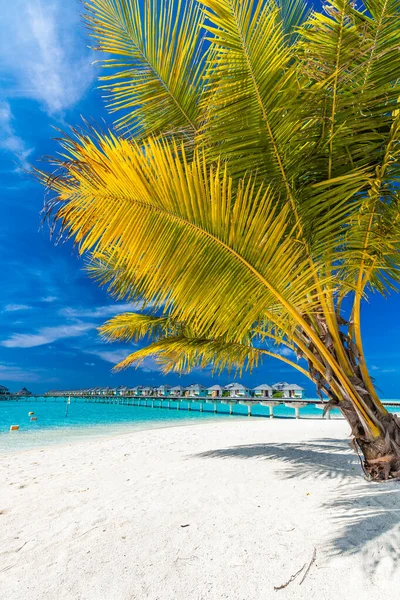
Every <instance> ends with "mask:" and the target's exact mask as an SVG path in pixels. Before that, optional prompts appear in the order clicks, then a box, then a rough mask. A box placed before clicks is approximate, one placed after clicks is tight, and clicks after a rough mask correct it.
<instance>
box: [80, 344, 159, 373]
mask: <svg viewBox="0 0 400 600" xmlns="http://www.w3.org/2000/svg"><path fill="white" fill-rule="evenodd" d="M132 351H133V350H132V349H131V350H129V349H125V350H123V349H116V350H101V349H94V350H85V352H86V354H93V355H94V356H98V357H99V358H101V359H102V360H104V361H105V362H109V363H111V364H113V365H116V364H117V363H119V362H121V360H123V359H124V358H126V357H127V356H129V354H131V352H132ZM138 369H139V370H140V371H143V372H144V373H153V372H160V371H162V367H161V365H159V364H157V363H156V361H155V360H154V359H153V358H151V357H148V358H145V359H144V361H143V362H142V363H141V364H140V365H139V367H138Z"/></svg>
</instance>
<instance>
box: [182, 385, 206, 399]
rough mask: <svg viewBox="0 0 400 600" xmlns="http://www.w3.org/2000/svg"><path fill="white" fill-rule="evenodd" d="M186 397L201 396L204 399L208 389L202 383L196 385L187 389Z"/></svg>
mask: <svg viewBox="0 0 400 600" xmlns="http://www.w3.org/2000/svg"><path fill="white" fill-rule="evenodd" d="M185 396H199V397H202V398H204V397H205V396H207V389H206V388H205V387H204V385H201V384H200V383H194V384H193V385H189V386H188V387H187V388H186V391H185Z"/></svg>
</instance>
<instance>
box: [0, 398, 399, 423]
mask: <svg viewBox="0 0 400 600" xmlns="http://www.w3.org/2000/svg"><path fill="white" fill-rule="evenodd" d="M2 400H13V401H15V402H32V401H36V402H67V401H68V400H69V401H70V402H77V401H83V402H87V403H91V404H119V405H122V406H138V407H139V406H140V407H146V408H165V409H174V410H188V411H191V410H197V411H199V412H214V413H218V412H223V413H224V414H230V415H233V414H237V415H238V414H239V415H242V416H243V412H237V411H235V407H238V406H246V407H247V415H248V416H249V417H251V416H253V408H254V407H255V406H263V407H267V408H268V414H267V415H262V414H261V415H260V414H257V417H264V418H268V417H269V418H271V419H272V418H274V416H275V415H274V408H275V407H277V406H282V405H284V406H286V407H288V408H292V409H293V410H294V416H295V417H296V419H299V418H301V409H302V408H304V407H306V406H308V405H313V406H315V407H316V408H318V409H321V417H322V416H323V411H324V409H325V407H326V404H327V403H326V402H321V401H320V400H307V399H290V398H253V397H251V396H247V397H223V396H222V397H201V396H179V397H173V396H145V397H144V396H132V395H106V396H105V395H100V394H99V395H93V394H82V393H81V394H76V395H75V394H65V395H64V394H60V395H58V396H53V395H51V396H50V395H48V396H46V395H40V396H39V395H30V396H21V395H12V394H11V395H9V396H7V397H4V398H2ZM221 404H223V405H228V406H229V413H226V411H225V410H224V411H218V407H219V405H221ZM383 404H384V405H385V406H398V407H399V411H400V404H399V403H396V402H384V403H383ZM326 416H327V418H330V416H329V412H328V413H327V415H326Z"/></svg>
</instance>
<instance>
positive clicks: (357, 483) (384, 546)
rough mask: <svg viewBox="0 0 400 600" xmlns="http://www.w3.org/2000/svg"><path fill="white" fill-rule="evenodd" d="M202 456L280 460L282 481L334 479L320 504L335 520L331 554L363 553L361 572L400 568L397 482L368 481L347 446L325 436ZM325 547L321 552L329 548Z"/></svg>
mask: <svg viewBox="0 0 400 600" xmlns="http://www.w3.org/2000/svg"><path fill="white" fill-rule="evenodd" d="M196 456H197V457H200V458H222V459H236V460H245V459H247V460H251V459H265V460H269V459H274V460H279V464H278V467H277V475H278V476H279V477H282V478H283V479H295V478H306V477H310V476H312V477H314V478H315V477H318V478H321V479H326V478H330V479H336V480H337V484H338V485H337V487H336V490H335V494H334V495H330V496H329V498H327V500H326V502H324V503H323V504H322V506H321V508H322V510H324V511H327V512H328V514H329V515H330V516H331V519H332V521H333V531H334V537H333V539H330V540H329V542H328V544H329V553H330V554H334V555H337V554H356V553H361V554H362V557H363V560H364V565H365V569H368V571H369V572H370V573H373V572H375V571H376V570H377V569H378V567H379V566H380V564H381V561H382V559H385V571H386V573H387V575H388V576H390V572H392V574H394V572H395V571H396V570H397V568H399V566H400V482H387V483H382V484H378V483H370V482H367V481H366V480H365V479H364V478H363V475H362V471H361V467H360V462H359V459H358V458H357V456H356V455H355V454H354V452H353V450H351V449H350V447H349V444H348V443H346V442H345V441H343V440H341V439H334V438H325V439H316V440H312V441H308V442H302V443H276V444H268V443H266V444H249V445H242V446H233V447H230V448H218V449H214V450H209V451H207V452H202V453H200V454H197V455H196ZM327 549H328V548H325V550H327Z"/></svg>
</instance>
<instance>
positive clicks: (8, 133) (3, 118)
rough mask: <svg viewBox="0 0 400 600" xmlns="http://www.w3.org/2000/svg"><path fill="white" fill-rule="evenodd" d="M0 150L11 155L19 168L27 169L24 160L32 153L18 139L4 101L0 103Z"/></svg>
mask: <svg viewBox="0 0 400 600" xmlns="http://www.w3.org/2000/svg"><path fill="white" fill-rule="evenodd" d="M0 149H1V150H5V151H6V152H10V153H11V154H13V155H14V156H15V157H16V158H17V159H18V162H19V163H20V165H21V167H23V168H28V164H27V162H26V159H27V158H28V156H29V155H30V154H31V152H33V148H28V147H27V146H26V144H25V142H24V140H23V139H22V138H20V137H19V136H18V135H17V134H16V132H15V129H14V126H13V115H12V112H11V107H10V105H9V103H8V102H6V101H5V100H2V101H0Z"/></svg>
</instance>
